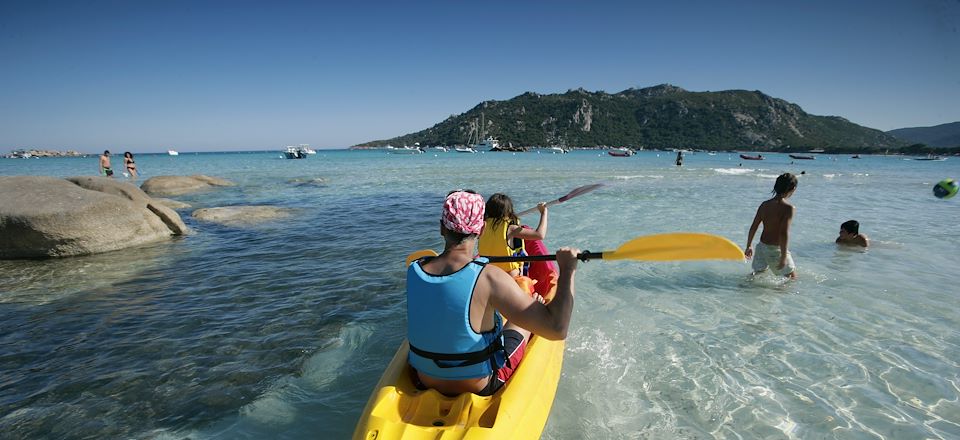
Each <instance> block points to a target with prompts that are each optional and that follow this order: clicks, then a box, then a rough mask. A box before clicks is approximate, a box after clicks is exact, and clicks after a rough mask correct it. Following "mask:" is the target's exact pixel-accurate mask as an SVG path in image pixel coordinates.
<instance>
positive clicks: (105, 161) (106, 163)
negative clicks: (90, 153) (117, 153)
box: [100, 150, 113, 177]
mask: <svg viewBox="0 0 960 440" xmlns="http://www.w3.org/2000/svg"><path fill="white" fill-rule="evenodd" d="M100 174H101V175H103V176H107V177H113V170H112V169H111V168H110V150H104V152H103V154H102V155H100Z"/></svg>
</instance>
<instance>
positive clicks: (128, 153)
mask: <svg viewBox="0 0 960 440" xmlns="http://www.w3.org/2000/svg"><path fill="white" fill-rule="evenodd" d="M123 157H129V158H133V153H131V152H129V151H124V152H123Z"/></svg>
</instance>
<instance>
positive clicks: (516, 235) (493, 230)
mask: <svg viewBox="0 0 960 440" xmlns="http://www.w3.org/2000/svg"><path fill="white" fill-rule="evenodd" d="M537 210H539V211H540V223H539V224H538V225H537V229H528V228H524V227H522V226H520V219H519V218H518V217H517V214H516V213H515V212H514V211H513V200H511V199H510V196H508V195H506V194H502V193H496V194H494V195H492V196H490V198H489V199H487V204H486V207H485V210H484V212H485V214H484V219H483V220H484V228H483V234H481V235H480V255H483V256H484V257H507V256H510V255H514V254H516V253H518V252H522V251H523V240H543V239H546V238H547V204H546V203H543V202H540V203H538V204H537ZM492 264H493V265H494V266H497V267H499V268H501V269H503V270H504V271H506V272H507V273H509V274H510V275H512V276H518V275H520V267H521V266H522V264H523V263H492Z"/></svg>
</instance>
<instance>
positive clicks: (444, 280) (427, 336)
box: [407, 191, 580, 396]
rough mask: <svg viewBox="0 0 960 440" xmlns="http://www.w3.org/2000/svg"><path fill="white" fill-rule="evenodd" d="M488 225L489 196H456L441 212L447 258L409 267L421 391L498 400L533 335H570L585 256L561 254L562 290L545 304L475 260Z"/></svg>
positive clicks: (410, 328) (413, 350) (411, 328)
mask: <svg viewBox="0 0 960 440" xmlns="http://www.w3.org/2000/svg"><path fill="white" fill-rule="evenodd" d="M483 219H484V201H483V196H481V195H479V194H476V193H473V192H468V191H454V192H451V193H450V194H449V195H447V197H446V199H445V200H444V204H443V210H442V211H441V219H440V234H441V235H442V236H443V240H444V249H443V253H441V254H440V255H438V256H436V257H426V258H421V259H419V260H416V261H414V262H413V264H411V265H410V266H409V268H408V269H407V339H408V340H409V342H410V353H409V355H408V357H407V362H408V363H409V364H410V367H411V368H412V369H413V370H414V372H413V375H412V377H411V378H412V379H413V380H414V382H415V384H416V385H417V387H418V388H421V389H422V388H433V389H435V390H437V391H439V392H441V393H443V394H446V395H451V396H453V395H457V394H461V393H465V392H470V393H475V394H479V395H481V396H489V395H492V394H493V393H495V392H497V390H499V389H500V388H502V387H503V385H504V384H505V383H506V382H507V380H508V379H509V378H510V377H511V376H512V375H513V372H514V371H515V370H516V369H517V367H518V366H519V365H520V360H521V359H522V358H523V354H524V351H525V350H526V346H527V341H529V339H530V335H531V332H534V333H536V334H537V335H539V336H540V337H543V338H546V339H550V340H561V339H565V338H566V336H567V330H568V328H569V325H570V316H571V315H572V313H573V300H574V274H575V272H576V269H577V255H578V254H579V253H580V250H579V249H571V248H561V249H560V250H559V251H557V264H558V266H559V267H560V276H559V279H558V280H557V281H558V282H557V291H556V295H555V296H554V298H553V301H551V302H550V303H549V304H546V305H544V304H541V303H539V302H538V301H537V300H536V299H535V298H534V297H533V296H531V295H529V294H527V293H526V292H524V291H523V290H521V289H520V287H519V286H518V285H517V283H516V282H515V281H514V280H513V278H511V277H510V276H509V275H507V273H506V272H503V271H501V270H499V269H490V268H487V267H486V266H487V263H486V259H484V258H476V259H475V258H474V256H475V255H476V246H477V240H478V237H479V236H480V233H481V232H482V231H483V229H484V220H483ZM501 315H502V316H503V318H506V319H507V323H506V324H504V323H503V318H501Z"/></svg>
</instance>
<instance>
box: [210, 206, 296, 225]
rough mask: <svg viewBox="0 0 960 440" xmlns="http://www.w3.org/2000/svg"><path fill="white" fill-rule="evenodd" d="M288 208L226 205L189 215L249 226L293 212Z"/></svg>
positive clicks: (211, 220)
mask: <svg viewBox="0 0 960 440" xmlns="http://www.w3.org/2000/svg"><path fill="white" fill-rule="evenodd" d="M293 212H294V211H293V210H292V209H290V208H279V207H276V206H226V207H221V208H203V209H198V210H196V211H193V214H191V216H192V217H193V218H195V219H197V220H201V221H205V222H211V223H217V224H221V225H225V226H251V225H255V224H257V223H263V222H267V221H271V220H276V219H280V218H286V217H289V216H290V215H292V214H293Z"/></svg>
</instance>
